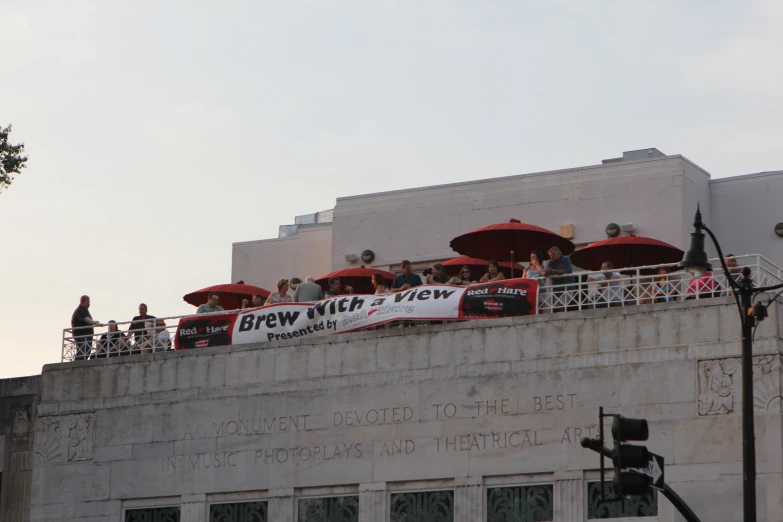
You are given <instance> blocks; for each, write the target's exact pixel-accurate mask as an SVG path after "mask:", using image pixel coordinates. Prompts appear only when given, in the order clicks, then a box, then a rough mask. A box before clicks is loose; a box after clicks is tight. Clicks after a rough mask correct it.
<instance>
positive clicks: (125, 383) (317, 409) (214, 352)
mask: <svg viewBox="0 0 783 522" xmlns="http://www.w3.org/2000/svg"><path fill="white" fill-rule="evenodd" d="M778 316H779V310H777V309H774V308H773V309H772V310H771V316H770V318H769V319H768V320H767V321H765V322H764V323H762V324H761V326H760V327H759V329H758V331H757V333H756V344H755V354H756V360H755V367H756V372H755V374H756V375H755V383H754V384H755V386H754V388H755V390H756V391H755V394H756V397H755V398H756V405H757V409H756V426H757V428H756V429H757V432H756V437H757V460H758V472H759V478H758V490H759V513H760V515H759V520H763V521H769V522H781V521H783V481H782V480H781V477H783V469H781V468H782V467H783V459H782V458H781V396H780V355H779V350H780V331H779V330H780V329H779V326H780V324H779V320H778ZM738 327H739V325H738V321H737V317H736V307H735V305H733V304H732V303H731V302H730V299H728V298H725V299H713V300H707V301H698V302H697V301H690V302H682V303H670V304H662V305H646V306H639V307H633V308H628V309H608V310H591V311H583V312H571V313H562V314H558V315H556V316H552V315H546V316H543V315H542V316H530V317H519V318H513V319H502V320H495V321H484V322H481V321H476V322H470V323H461V324H446V325H439V326H429V327H414V328H397V329H390V330H387V331H372V332H360V333H354V334H348V335H343V336H339V337H331V338H320V339H315V340H309V341H308V342H307V343H303V342H301V341H300V342H294V341H291V342H286V343H274V344H270V345H263V346H246V347H231V348H225V347H224V348H210V349H204V350H200V351H195V350H194V351H190V352H184V353H183V352H177V353H165V354H154V355H144V356H129V357H123V358H117V359H112V360H102V361H83V362H76V363H70V364H57V365H49V366H47V367H45V368H44V372H43V375H42V397H41V403H40V405H39V408H38V415H39V418H38V419H37V422H36V445H37V447H39V448H42V450H41V451H40V453H39V454H38V455H37V458H36V461H35V465H34V470H33V476H34V482H33V498H32V520H36V521H53V520H62V519H64V518H67V519H69V520H80V521H82V522H86V521H88V520H89V521H90V522H98V521H119V520H121V516H122V512H123V509H125V508H128V507H130V506H138V505H166V504H175V505H182V506H183V507H182V509H183V511H182V520H183V522H191V521H193V522H196V521H198V522H204V520H205V519H206V515H205V514H206V513H207V509H208V504H209V503H210V502H216V501H221V500H226V499H239V498H245V499H248V498H252V499H268V500H269V509H270V514H271V520H273V521H275V522H278V521H293V520H295V518H294V517H295V512H296V499H297V498H299V497H302V496H308V495H328V494H339V493H354V494H357V495H359V496H360V499H361V504H360V521H361V522H370V521H373V522H386V513H387V511H388V499H389V492H390V491H400V490H403V491H404V490H421V489H429V488H448V489H452V490H454V491H455V520H456V521H458V522H477V521H480V520H482V516H483V515H482V513H483V506H484V503H485V502H484V499H485V498H486V490H485V487H486V486H487V485H489V484H494V485H498V484H524V483H530V482H536V483H541V482H544V483H552V484H554V488H555V489H554V503H555V514H556V515H555V517H556V518H555V520H557V521H566V522H573V521H578V520H585V519H586V515H585V509H586V508H585V504H586V501H585V488H586V482H587V481H588V480H595V479H596V477H597V475H596V472H595V469H596V467H597V464H598V460H597V456H596V455H595V454H594V453H592V452H590V451H587V450H584V449H582V448H581V447H580V445H579V437H580V436H586V435H594V434H595V433H596V421H597V412H598V407H599V406H604V407H605V408H607V410H608V411H611V412H622V413H623V414H625V415H627V416H638V417H644V418H647V419H648V420H649V421H650V422H651V427H650V432H651V437H650V441H649V443H648V447H649V448H650V449H651V450H652V451H655V452H656V453H659V454H661V455H663V456H664V457H665V459H666V478H667V482H668V483H670V484H671V485H673V487H674V488H675V489H676V490H678V491H679V492H680V494H681V495H682V496H683V497H684V498H685V499H686V500H687V501H688V502H689V503H690V504H691V506H692V507H693V508H694V509H695V511H696V512H697V513H698V514H699V515H700V516H701V518H702V520H705V521H706V520H710V521H732V522H733V521H736V520H740V519H741V509H742V508H741V506H742V502H741V451H740V450H741V445H740V441H741V432H740V400H739V374H738V372H737V365H738V360H737V356H738V355H739V349H740V347H739V342H738V338H739V335H740V334H739V328H738ZM54 427H60V428H61V429H59V430H55V429H53V428H54ZM659 506H660V513H659V516H658V520H660V521H673V520H678V519H677V518H676V517H675V515H674V512H673V510H672V507H671V506H670V505H669V504H668V502H667V501H666V500H664V499H663V498H662V497H661V498H660V500H659ZM653 520H655V519H653Z"/></svg>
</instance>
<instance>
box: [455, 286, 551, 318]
mask: <svg viewBox="0 0 783 522" xmlns="http://www.w3.org/2000/svg"><path fill="white" fill-rule="evenodd" d="M535 285H536V283H535V282H534V281H525V280H512V281H498V282H496V283H485V284H482V285H476V286H474V287H470V288H469V289H468V290H467V291H466V292H465V294H464V295H463V296H462V301H461V302H460V315H461V316H462V317H465V318H471V317H475V318H488V317H505V316H513V315H528V314H530V313H531V312H532V313H535V297H536V286H535ZM531 301H532V302H531Z"/></svg>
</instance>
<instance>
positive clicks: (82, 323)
mask: <svg viewBox="0 0 783 522" xmlns="http://www.w3.org/2000/svg"><path fill="white" fill-rule="evenodd" d="M89 308H90V296H89V295H83V296H81V298H80V299H79V306H77V307H76V310H74V311H73V315H72V316H71V328H72V329H73V337H74V342H75V343H76V346H77V353H76V357H74V360H76V361H80V360H82V359H85V358H86V357H87V356H88V355H90V352H91V351H92V336H93V335H95V328H94V327H95V326H103V325H101V323H99V322H98V321H96V320H94V319H93V318H92V315H90V310H89Z"/></svg>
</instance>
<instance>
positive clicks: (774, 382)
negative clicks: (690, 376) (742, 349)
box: [699, 355, 783, 415]
mask: <svg viewBox="0 0 783 522" xmlns="http://www.w3.org/2000/svg"><path fill="white" fill-rule="evenodd" d="M779 370H780V356H777V355H757V356H755V357H753V409H754V411H756V412H766V411H769V410H770V408H774V407H777V408H778V410H780V408H781V401H782V400H783V398H781V394H780V385H779V383H778V374H779ZM741 385H742V362H741V359H740V358H739V357H728V358H723V359H709V360H704V361H699V415H726V414H729V413H733V412H734V411H735V410H737V411H738V410H739V406H740V401H741V397H742V392H741Z"/></svg>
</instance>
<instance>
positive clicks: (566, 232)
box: [558, 225, 574, 239]
mask: <svg viewBox="0 0 783 522" xmlns="http://www.w3.org/2000/svg"><path fill="white" fill-rule="evenodd" d="M558 232H559V233H560V235H561V236H562V237H564V238H566V239H574V225H560V226H559V227H558Z"/></svg>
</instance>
